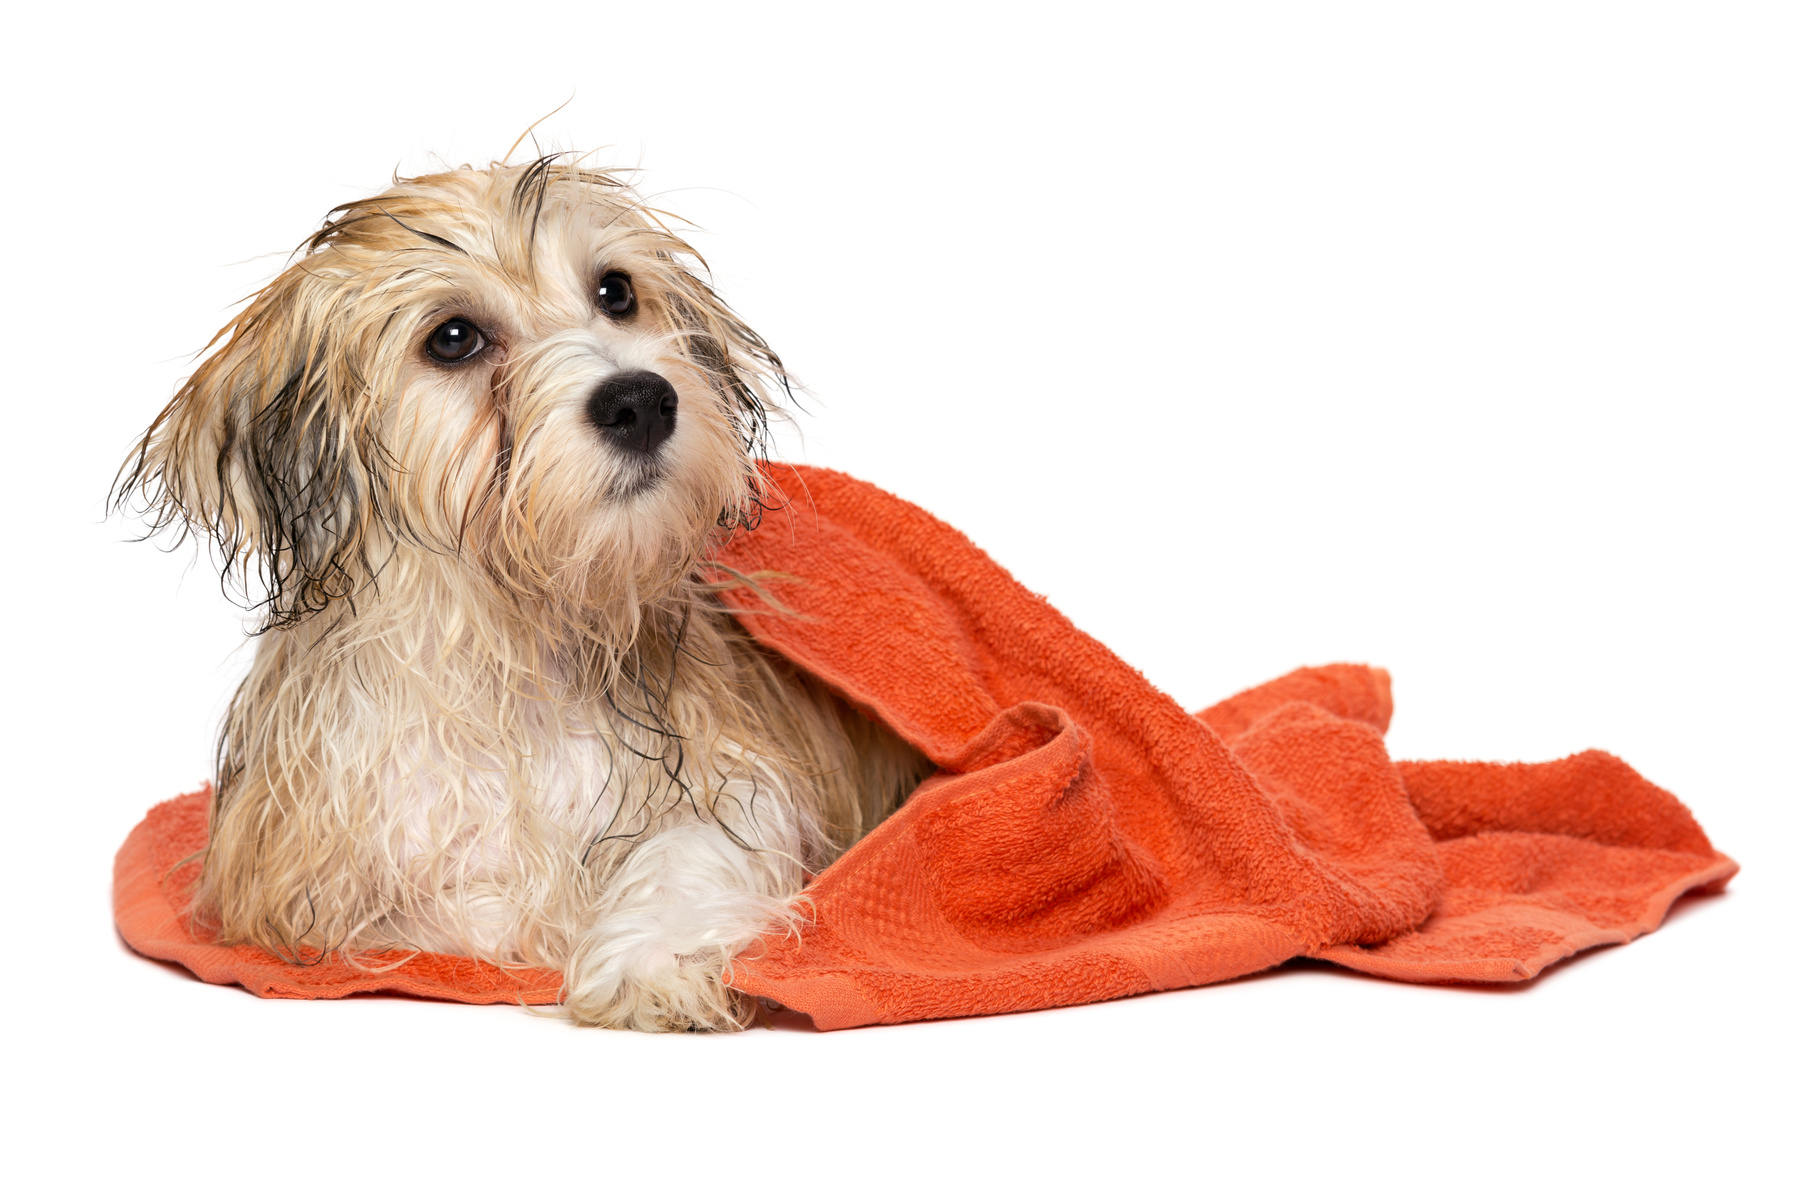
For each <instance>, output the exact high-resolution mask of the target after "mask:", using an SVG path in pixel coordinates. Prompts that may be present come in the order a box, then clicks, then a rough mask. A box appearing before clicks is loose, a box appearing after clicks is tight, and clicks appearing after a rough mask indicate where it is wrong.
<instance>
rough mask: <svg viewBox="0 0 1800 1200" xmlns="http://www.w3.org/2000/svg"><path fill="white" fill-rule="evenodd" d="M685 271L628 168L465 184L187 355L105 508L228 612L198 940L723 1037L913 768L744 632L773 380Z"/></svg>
mask: <svg viewBox="0 0 1800 1200" xmlns="http://www.w3.org/2000/svg"><path fill="white" fill-rule="evenodd" d="M707 278H708V277H707V275H706V274H705V264H704V263H703V262H702V261H701V260H700V258H699V256H698V254H696V253H695V251H694V250H693V249H692V248H691V247H690V246H689V245H687V244H686V243H685V242H684V241H683V240H682V239H681V238H680V237H679V236H677V234H676V233H675V232H674V231H673V228H672V227H671V225H670V224H669V223H668V222H666V221H665V220H664V217H663V214H660V213H658V212H657V211H655V210H653V209H651V208H649V207H648V206H647V205H646V204H645V203H644V202H643V201H642V200H641V199H640V198H639V197H638V196H637V195H636V194H635V193H634V192H633V191H632V189H631V188H630V186H629V185H628V184H627V183H626V182H625V181H624V180H623V178H622V177H621V176H620V175H618V174H617V173H615V172H606V171H599V170H594V169H591V168H585V167H582V166H581V165H579V164H578V163H575V162H572V161H570V160H569V159H567V158H566V157H559V156H549V157H545V158H540V159H537V160H535V161H532V162H528V163H525V164H511V165H509V164H495V165H492V166H490V167H487V168H472V167H467V166H465V167H461V168H458V169H454V170H446V171H443V172H441V173H436V174H429V175H423V176H419V177H416V178H410V179H396V180H395V182H394V185H393V186H392V187H391V188H390V189H388V190H387V191H384V192H382V193H380V194H379V195H375V196H372V197H369V198H367V199H363V200H357V201H355V202H353V203H350V204H345V205H341V206H339V207H338V208H335V209H333V210H331V212H330V213H329V214H328V215H327V217H326V220H325V222H324V224H323V225H322V227H321V228H320V229H319V230H318V231H317V232H316V233H314V234H313V235H312V236H311V237H309V238H308V239H307V240H306V241H304V242H302V243H301V245H300V246H299V248H298V249H297V250H296V251H295V253H294V256H293V258H292V259H291V260H290V265H288V266H287V268H286V269H285V270H284V271H282V273H281V274H280V275H279V276H278V277H277V278H276V279H275V280H274V281H273V282H272V283H270V284H269V285H268V286H267V287H265V288H263V289H262V290H261V291H260V292H258V293H257V294H256V295H255V296H253V297H252V298H251V299H250V300H249V301H248V302H247V304H246V306H245V307H244V308H243V310H242V311H241V312H240V313H239V314H238V315H237V316H236V317H235V318H234V319H233V321H232V322H231V323H230V324H229V325H227V326H226V328H225V329H223V330H222V331H220V333H219V334H218V335H217V336H216V337H215V338H214V340H213V341H212V342H211V343H210V344H209V345H208V347H207V349H206V351H204V352H203V353H204V357H203V359H202V361H201V362H200V364H199V366H198V369H197V370H196V371H195V372H194V373H193V375H192V376H191V377H189V378H188V379H187V380H186V381H185V382H183V383H182V384H181V385H180V387H179V388H178V390H177V391H176V393H175V396H174V399H173V400H172V401H171V402H170V403H169V404H168V406H167V407H166V408H164V409H163V411H162V412H161V414H160V415H159V416H158V417H157V418H156V419H155V421H154V422H153V423H152V424H151V425H150V427H149V428H148V430H147V431H146V432H145V434H144V435H143V437H142V439H141V441H140V442H139V444H138V445H137V447H136V449H135V450H134V452H133V453H132V454H131V456H130V457H129V458H128V459H127V460H126V462H125V465H124V466H123V467H122V468H121V472H120V476H119V479H118V481H117V482H116V486H115V494H114V499H115V503H121V504H124V503H128V502H130V503H135V504H137V505H139V506H140V507H141V511H142V512H143V514H144V515H145V517H146V518H147V521H148V523H149V526H150V528H151V531H152V532H153V533H154V532H159V531H162V530H165V529H167V530H171V531H173V532H174V534H175V535H176V540H177V541H179V540H181V539H182V538H183V537H186V536H188V535H192V536H194V537H196V538H199V539H201V540H202V541H205V542H209V543H210V544H211V545H212V546H213V547H214V548H215V549H216V552H217V554H218V557H219V560H220V562H221V565H222V571H223V573H224V576H225V579H226V581H227V583H228V585H230V586H231V587H233V588H234V589H237V590H239V591H241V594H242V595H243V597H244V600H245V603H246V604H247V605H248V606H249V607H250V608H251V610H252V612H253V614H254V621H255V630H254V635H253V636H254V637H255V641H256V652H255V658H254V663H253V665H252V666H251V668H250V671H249V674H248V676H247V677H246V678H245V680H244V681H243V683H242V685H241V686H240V687H239V688H238V690H237V692H236V694H235V696H234V697H233V699H232V701H231V704H230V707H229V710H228V712H227V715H226V717H225V719H224V723H223V727H222V730H221V733H220V736H219V746H218V755H217V778H216V780H215V791H214V799H213V803H212V810H211V819H210V832H209V841H208V845H207V848H206V850H205V852H204V855H203V857H202V860H201V869H200V872H199V877H198V882H197V884H196V886H195V891H194V896H193V906H192V910H191V917H192V919H193V920H194V921H195V922H196V923H197V924H198V925H199V926H200V927H203V928H204V931H205V932H206V934H207V935H208V936H210V937H213V938H215V939H217V940H218V941H220V942H223V943H228V944H246V945H251V946H258V947H261V948H263V949H264V950H267V951H269V952H270V953H273V954H276V955H279V956H281V957H283V958H285V959H288V960H289V961H293V962H302V963H311V962H318V961H320V960H322V959H324V958H326V957H327V956H341V957H342V958H344V959H346V960H348V961H351V962H358V961H362V960H363V959H364V958H366V957H367V956H368V955H370V954H372V953H374V952H378V951H387V950H394V949H401V950H409V951H419V952H435V953H444V954H456V955H467V956H472V957H476V958H480V959H484V960H488V961H491V962H494V963H499V964H504V965H509V966H512V965H523V966H535V967H545V968H555V969H559V970H561V971H562V973H563V978H564V994H563V998H562V999H563V1008H564V1011H566V1013H567V1014H568V1015H569V1016H570V1017H571V1018H573V1019H574V1020H575V1021H577V1022H581V1023H585V1024H592V1025H600V1026H609V1027H616V1028H629V1029H640V1030H718V1029H730V1028H735V1027H741V1026H742V1025H743V1024H744V1023H745V1022H746V1020H747V1019H748V1018H749V1016H750V1015H751V1014H752V1012H753V1009H754V1001H752V1000H749V999H747V998H745V997H743V996H741V995H739V994H738V993H736V992H734V991H732V990H731V988H730V986H729V985H730V980H731V976H730V970H731V963H732V961H733V960H734V958H736V957H737V956H738V955H740V954H742V953H744V952H746V951H747V950H750V949H751V948H752V947H753V946H754V945H755V944H756V943H757V940H758V939H759V938H763V937H765V936H768V935H770V934H771V933H781V932H785V931H787V930H791V929H793V928H795V927H796V925H797V924H798V923H799V922H801V921H802V920H803V918H804V910H803V908H802V907H801V901H799V899H798V896H799V893H800V891H801V888H802V887H803V885H804V883H805V881H806V880H807V879H808V877H809V876H810V875H811V874H812V873H814V872H817V871H818V870H820V869H822V868H823V867H824V866H825V865H826V864H828V863H829V862H830V861H832V859H833V858H834V857H835V856H836V855H837V854H839V853H841V852H842V850H843V849H844V848H846V847H847V846H849V845H850V844H851V843H853V842H854V841H855V840H856V839H857V838H859V837H861V836H862V835H863V834H864V833H865V832H867V831H868V830H869V829H870V828H872V827H873V826H874V824H875V823H877V822H879V821H880V820H881V819H882V817H883V816H884V815H886V814H887V813H888V812H890V811H892V810H893V809H894V808H895V807H896V806H897V805H898V804H900V803H901V802H902V801H903V800H904V798H905V797H906V796H907V794H908V793H909V792H910V791H911V790H912V788H913V787H914V786H915V785H916V784H917V783H918V782H919V781H920V780H921V779H923V778H924V777H925V775H926V774H928V773H929V772H930V770H931V766H930V764H929V763H928V762H927V761H926V760H925V759H924V757H923V756H922V755H920V754H919V752H918V751H916V750H914V749H913V748H912V747H910V746H908V745H907V744H906V743H905V742H904V741H902V740H901V739H900V738H899V737H897V736H896V735H895V734H893V733H892V732H891V731H889V730H888V729H886V728H885V727H884V726H882V725H880V724H879V723H878V722H876V721H874V720H872V719H871V718H869V717H867V716H865V715H863V714H861V713H859V712H857V711H856V710H854V709H853V708H851V707H850V706H849V705H847V704H846V703H845V702H843V701H842V700H841V699H839V698H838V697H837V696H835V695H834V694H832V693H831V692H830V691H829V690H828V689H827V688H826V687H825V686H823V685H822V684H821V683H819V682H818V681H817V680H814V679H812V678H809V677H806V676H805V675H803V674H802V673H800V672H799V671H798V670H797V669H796V668H794V667H792V666H790V665H788V664H786V663H785V662H783V661H780V660H778V659H777V658H775V657H773V656H771V655H769V654H767V653H765V652H764V651H762V650H760V649H759V648H758V647H757V646H756V645H755V644H754V643H753V642H752V641H751V640H750V639H749V637H748V635H746V634H745V633H744V632H743V631H742V630H741V629H740V628H739V627H738V626H737V625H736V624H735V622H734V621H733V620H732V618H731V615H730V602H729V600H730V592H731V591H732V589H735V588H740V587H743V588H752V589H758V584H757V581H756V580H755V579H751V578H746V577H742V576H733V575H731V574H730V573H728V572H723V569H722V568H717V567H714V566H713V565H712V564H711V563H710V561H709V555H710V554H711V553H712V551H713V550H714V548H716V547H717V546H718V545H719V544H720V540H721V539H724V538H728V537H730V536H731V535H732V532H733V531H734V530H736V529H739V528H742V527H745V526H747V525H748V524H750V523H752V522H754V521H755V520H756V519H757V518H758V516H759V515H760V514H761V513H762V512H764V511H765V510H766V509H767V508H769V507H770V506H773V505H777V504H781V503H784V502H786V501H785V498H783V497H779V496H773V495H771V494H769V488H768V485H767V483H766V481H765V479H764V476H763V475H762V473H761V472H760V470H759V462H760V461H761V460H762V459H763V457H764V454H765V446H766V436H767V432H768V422H769V420H770V417H771V416H772V415H783V414H785V410H784V409H783V408H782V406H781V402H782V401H784V400H791V397H792V391H791V386H790V380H789V377H788V375H787V373H786V371H785V369H784V367H783V365H782V361H781V359H780V358H779V357H778V356H777V355H776V354H775V353H774V352H773V351H772V350H771V349H770V348H769V346H768V345H767V343H765V342H764V341H763V339H762V338H761V337H759V336H758V335H757V334H756V333H755V332H754V331H752V330H751V329H750V328H749V327H748V326H747V325H746V324H745V323H744V322H743V321H742V320H741V319H740V318H739V317H738V316H737V315H736V314H735V313H734V312H733V311H732V310H731V309H730V308H729V307H727V306H726V305H725V304H724V303H723V302H722V301H721V300H720V299H719V297H718V296H717V295H715V294H714V292H713V290H712V288H711V286H710V284H709V283H708V282H707ZM759 590H760V589H759ZM391 957H392V956H388V957H387V958H384V959H383V960H382V961H391ZM365 965H366V966H368V968H369V969H372V970H374V969H379V963H376V962H368V963H365Z"/></svg>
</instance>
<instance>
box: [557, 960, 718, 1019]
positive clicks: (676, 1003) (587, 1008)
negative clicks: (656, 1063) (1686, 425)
mask: <svg viewBox="0 0 1800 1200" xmlns="http://www.w3.org/2000/svg"><path fill="white" fill-rule="evenodd" d="M731 949H732V948H728V947H708V948H705V949H703V950H701V951H699V952H690V953H686V954H682V953H677V952H675V951H674V950H672V949H670V948H669V947H668V946H666V945H657V944H655V943H638V944H635V945H630V946H616V945H615V946H610V947H609V946H608V945H606V944H605V943H604V942H595V943H590V944H589V945H587V946H584V947H583V951H584V952H582V953H578V954H577V955H576V957H575V960H574V961H573V962H571V964H570V969H569V971H568V972H567V973H566V975H565V976H564V981H565V985H564V992H563V1007H564V1010H565V1011H566V1012H567V1013H568V1014H569V1017H570V1018H571V1019H572V1020H574V1021H575V1022H576V1023H577V1024H581V1025H600V1026H605V1027H607V1028H610V1029H639V1030H644V1031H646V1032H652V1033H665V1032H675V1031H683V1030H727V1029H742V1028H743V1027H744V1026H745V1024H747V1023H748V1021H749V1018H750V1016H751V1013H752V1007H751V1003H750V1002H749V1001H748V1000H747V999H746V998H745V997H744V996H742V995H740V994H739V993H737V992H734V991H732V990H731V989H730V988H729V987H727V986H726V985H725V977H726V971H727V969H728V968H729V966H730V963H731V953H730V950H731Z"/></svg>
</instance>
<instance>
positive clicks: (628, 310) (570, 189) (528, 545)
mask: <svg viewBox="0 0 1800 1200" xmlns="http://www.w3.org/2000/svg"><path fill="white" fill-rule="evenodd" d="M694 257H695V256H694V254H693V252H692V251H691V250H690V249H689V247H687V246H686V245H685V244H684V243H683V242H681V241H680V240H679V239H678V238H676V237H675V236H674V235H672V234H671V233H670V232H669V231H668V230H667V229H666V228H665V227H664V226H663V225H662V224H661V223H660V222H659V221H657V220H656V219H655V217H654V215H653V214H651V213H650V212H648V211H647V210H645V209H644V208H643V206H642V205H641V204H640V203H638V202H637V200H636V199H635V198H634V197H633V196H632V195H631V194H630V193H629V192H628V191H627V190H626V189H625V188H624V187H623V186H622V185H621V184H619V183H618V182H617V181H616V180H615V179H613V178H612V177H610V176H607V175H604V174H599V173H596V172H591V171H582V170H577V169H575V168H573V167H568V166H564V165H561V164H558V163H556V162H540V163H535V164H531V165H528V166H522V167H500V168H493V169H489V170H485V171H482V170H471V169H466V168H465V169H462V170H458V171H453V172H448V173H445V174H441V175H434V176H426V177H422V178H418V179H412V180H404V181H401V182H399V183H397V184H396V186H395V187H394V188H393V189H392V190H390V191H388V192H386V193H383V194H382V195H380V196H376V197H373V198H370V199H368V200H362V201H358V202H356V203H354V204H350V205H345V206H343V207H341V208H339V209H337V210H334V213H333V217H332V219H331V220H329V221H328V222H327V224H326V225H325V227H324V228H323V229H322V230H321V231H320V232H319V233H318V234H316V235H314V236H313V237H312V238H311V239H310V240H309V241H308V242H307V243H305V245H304V246H303V247H302V252H301V253H300V254H299V255H298V257H297V261H296V262H294V264H293V265H292V266H290V267H289V269H288V270H286V271H285V272H284V273H283V274H282V275H280V276H279V277H278V278H277V279H276V280H275V281H274V282H273V283H271V284H270V285H269V286H268V287H267V288H265V289H264V290H263V291H262V292H260V293H259V294H258V295H257V296H255V297H254V298H253V299H252V301H251V302H250V304H249V305H248V307H247V308H246V309H245V310H244V312H243V313H242V314H240V315H239V317H238V318H237V320H236V321H235V322H234V323H233V324H232V326H230V327H229V328H227V329H226V330H225V331H224V332H222V333H221V334H220V336H219V338H218V339H217V340H216V341H215V344H214V348H213V349H212V351H211V353H210V355H209V356H208V357H207V359H206V360H205V361H204V362H203V363H202V365H201V367H200V368H199V370H198V371H197V372H196V373H195V374H194V375H193V376H192V378H190V379H189V380H188V381H187V382H186V383H185V384H184V385H183V387H182V388H181V389H180V391H179V392H178V393H177V395H176V397H175V399H174V401H173V402H172V403H171V404H170V405H169V407H168V408H167V409H166V410H165V411H164V412H163V414H162V415H161V416H160V417H159V418H158V419H157V422H156V423H155V424H154V425H153V426H152V427H151V429H150V431H149V432H148V433H147V434H146V435H145V438H144V440H143V443H142V444H141V445H140V447H139V450H138V453H137V455H136V456H135V458H134V460H133V461H131V462H129V463H128V464H127V472H126V475H125V483H124V486H123V488H122V489H121V495H124V494H125V493H126V492H128V491H130V490H133V489H139V490H141V491H142V493H143V495H144V497H145V499H146V501H147V502H148V504H149V506H150V508H151V510H152V514H153V518H154V519H155V520H156V521H157V522H158V523H159V524H168V523H176V522H179V523H181V524H184V525H185V526H186V527H187V528H189V529H193V530H196V531H198V532H200V533H203V534H205V535H207V536H209V537H211V538H213V539H215V540H216V541H217V542H218V543H219V545H220V546H221V547H222V548H223V550H224V554H225V558H226V560H227V570H228V571H232V570H234V569H235V570H238V571H241V572H242V573H243V576H244V578H245V579H246V581H247V583H248V584H249V588H250V591H251V593H252V596H253V598H254V599H261V600H263V601H264V602H265V603H266V605H267V616H266V623H267V624H268V625H270V626H280V625H286V624H291V623H293V622H295V621H298V620H300V619H303V618H304V617H306V616H308V615H310V614H312V613H315V612H318V611H320V610H322V609H324V608H326V607H328V606H329V605H330V604H332V603H334V602H337V601H339V600H343V599H347V600H348V601H349V602H351V603H354V602H356V600H357V598H358V597H359V596H360V595H361V594H362V593H363V591H364V589H366V588H370V587H377V588H378V587H379V586H381V582H382V581H381V579H380V578H378V577H380V576H381V575H382V573H383V572H384V571H386V570H389V569H396V568H393V567H392V564H394V563H398V562H428V563H434V564H446V563H447V564H450V565H451V566H450V569H452V570H455V571H462V572H464V573H465V575H466V579H465V584H466V586H468V587H472V588H485V589H487V590H488V591H489V592H491V594H492V597H493V598H495V599H498V600H500V601H501V602H504V603H511V604H515V605H517V606H518V607H519V608H520V609H521V611H529V612H533V613H536V614H538V615H539V616H542V615H543V614H552V617H553V619H555V620H556V622H557V624H558V625H565V622H567V621H570V620H573V621H575V622H577V623H586V624H590V625H591V624H593V623H594V622H595V621H596V620H599V621H600V622H601V623H602V624H604V623H606V622H605V618H606V617H607V616H609V615H613V616H616V617H617V618H618V619H635V618H627V616H626V614H628V613H630V612H634V611H635V610H636V609H637V608H638V607H639V606H641V605H643V604H645V603H653V602H654V601H655V600H656V599H657V598H658V596H659V595H661V594H663V593H665V592H666V591H667V590H668V589H669V588H670V587H671V586H673V585H674V583H675V582H677V581H678V580H679V579H681V578H683V577H684V576H685V575H686V574H687V572H689V571H690V570H691V568H692V566H693V563H694V561H695V558H696V557H697V556H698V555H699V554H700V553H701V552H702V551H703V549H704V547H705V545H706V542H707V539H708V538H709V537H710V536H711V534H712V532H713V531H714V530H715V529H716V528H717V527H718V526H719V525H720V524H721V523H724V524H726V525H729V524H731V523H733V522H735V521H740V520H742V519H743V518H744V516H745V515H746V514H747V513H748V512H750V511H752V510H753V509H754V507H755V505H756V504H757V503H758V496H757V494H756V482H755V480H756V477H755V473H754V459H755V456H756V455H757V453H758V451H759V448H760V443H761V440H762V437H763V435H764V434H765V432H766V425H765V421H766V414H767V411H768V404H769V396H770V390H769V389H770V386H771V385H783V384H785V377H784V376H783V374H782V371H781V364H780V361H779V360H778V359H777V358H776V357H775V356H774V355H773V354H772V353H771V352H770V351H769V350H768V348H767V346H766V345H764V343H763V342H762V340H761V339H760V338H758V337H757V335H756V334H755V333H753V332H752V331H751V330H749V329H748V328H747V327H746V326H744V325H743V323H742V322H741V321H739V320H738V319H737V318H736V317H735V316H734V315H733V314H732V313H731V312H730V310H729V309H727V308H726V307H725V306H724V305H723V304H722V303H721V302H720V301H719V300H718V299H717V298H716V297H715V296H714V295H713V293H712V291H711V289H710V288H709V287H708V286H707V285H706V284H705V283H704V282H702V281H701V279H700V278H698V277H697V276H696V275H695V274H694V273H693V272H692V271H691V270H690V269H689V267H688V266H687V263H689V262H690V261H692V260H693V259H694ZM415 552H416V553H415ZM421 556H422V557H421ZM565 627H566V626H565Z"/></svg>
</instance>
